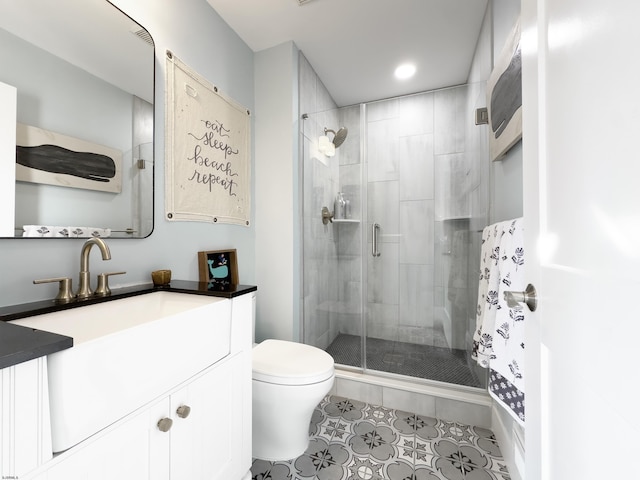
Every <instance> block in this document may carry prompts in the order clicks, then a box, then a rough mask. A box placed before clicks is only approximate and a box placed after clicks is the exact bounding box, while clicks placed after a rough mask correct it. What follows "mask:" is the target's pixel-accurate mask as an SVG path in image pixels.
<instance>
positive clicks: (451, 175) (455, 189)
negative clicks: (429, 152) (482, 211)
mask: <svg viewBox="0 0 640 480" xmlns="http://www.w3.org/2000/svg"><path fill="white" fill-rule="evenodd" d="M469 172H470V168H469V164H468V158H467V155H466V154H464V153H457V154H451V155H436V157H435V215H436V219H438V220H446V219H450V218H468V217H469V214H470V211H471V206H470V203H469V195H468V192H467V191H466V190H467V185H468V182H467V178H468V176H469Z"/></svg>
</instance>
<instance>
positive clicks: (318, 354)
mask: <svg viewBox="0 0 640 480" xmlns="http://www.w3.org/2000/svg"><path fill="white" fill-rule="evenodd" d="M252 357H253V360H252V362H253V369H252V370H253V379H254V380H259V381H261V382H267V383H273V384H277V385H309V384H313V383H319V382H323V381H325V380H327V379H329V378H331V377H332V376H333V374H334V362H333V357H331V355H329V354H328V353H327V352H325V351H323V350H320V349H319V348H316V347H312V346H310V345H305V344H303V343H296V342H288V341H283V340H273V339H270V340H265V341H264V342H262V343H260V344H258V345H257V346H256V347H254V348H253V352H252Z"/></svg>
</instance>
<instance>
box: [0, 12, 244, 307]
mask: <svg viewBox="0 0 640 480" xmlns="http://www.w3.org/2000/svg"><path fill="white" fill-rule="evenodd" d="M113 3H114V4H115V5H116V6H118V7H119V8H120V9H122V10H123V11H124V12H125V13H127V14H128V15H130V16H131V17H133V18H134V19H136V20H137V21H138V22H139V23H140V24H141V25H142V26H144V27H145V28H146V29H147V30H148V31H149V32H150V33H151V35H152V36H153V39H154V41H155V45H156V94H155V104H156V115H155V141H156V151H155V158H156V189H155V230H154V233H153V234H152V235H151V237H149V238H147V239H140V240H124V239H123V240H120V239H112V240H110V241H109V242H108V243H109V246H110V248H111V254H112V260H111V261H110V262H108V264H106V263H104V264H103V262H102V260H100V259H99V255H98V254H97V253H95V252H94V253H92V259H91V260H92V261H91V263H92V272H93V273H95V274H97V273H100V272H105V271H118V270H126V271H127V274H126V275H122V276H118V277H114V278H113V279H112V286H113V287H117V286H118V285H123V284H136V283H141V282H148V281H150V276H149V274H150V272H151V271H152V270H155V269H158V268H170V269H172V270H173V273H174V275H173V276H174V278H178V279H186V280H197V278H198V265H197V252H198V251H199V250H214V249H223V248H236V249H237V250H238V263H239V265H238V266H239V275H240V281H241V282H242V283H247V284H253V283H255V267H254V264H255V249H254V248H255V229H254V227H253V226H251V227H248V228H247V227H239V226H229V225H214V224H204V223H191V222H173V223H170V222H167V221H165V220H164V215H163V214H164V198H165V195H164V156H165V149H164V137H165V135H164V112H165V102H164V93H165V88H164V87H165V51H166V50H171V51H173V52H174V53H175V55H176V56H178V58H180V59H181V60H183V61H184V62H185V63H186V64H187V65H189V66H190V67H192V68H193V69H195V70H196V71H198V72H199V73H200V74H202V75H203V76H204V77H205V78H207V79H208V80H210V81H211V82H212V83H214V84H216V85H217V86H218V87H219V88H220V89H221V91H222V92H223V93H225V94H226V95H228V96H230V97H231V98H233V99H235V100H236V101H237V102H239V103H241V104H242V105H244V106H245V107H247V108H248V109H250V110H252V111H253V109H254V65H253V60H254V58H253V57H254V55H253V52H252V51H251V50H250V49H249V48H248V47H247V46H246V44H245V43H244V42H243V41H242V40H240V38H239V37H238V36H237V35H236V34H235V32H233V31H232V30H231V29H230V28H229V27H228V26H227V25H226V24H225V23H224V22H223V21H222V20H221V18H220V17H219V16H218V15H217V14H216V13H215V11H214V10H213V9H212V8H211V7H210V6H209V5H208V4H207V3H206V2H204V1H202V0H184V1H181V2H175V1H172V0H114V1H113ZM252 131H253V130H252ZM252 145H253V141H252ZM252 158H253V155H252ZM252 191H253V190H252ZM252 211H254V212H255V199H254V204H253V208H252ZM254 215H255V214H254ZM253 218H255V217H253ZM252 220H253V219H252ZM81 245H82V240H78V241H76V240H68V239H61V240H46V239H42V240H41V239H28V240H15V239H2V240H0V273H1V275H0V305H12V304H17V303H25V302H29V301H34V300H40V299H51V298H53V297H54V296H55V295H56V292H57V288H56V286H55V285H33V284H32V280H33V279H36V278H46V277H57V276H71V277H73V278H74V283H75V284H77V276H78V271H79V257H80V247H81Z"/></svg>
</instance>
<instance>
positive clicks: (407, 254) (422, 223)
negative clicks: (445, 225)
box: [399, 200, 434, 265]
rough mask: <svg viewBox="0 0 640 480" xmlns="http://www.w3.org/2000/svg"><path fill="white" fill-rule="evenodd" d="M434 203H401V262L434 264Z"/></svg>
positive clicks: (427, 201) (424, 201)
mask: <svg viewBox="0 0 640 480" xmlns="http://www.w3.org/2000/svg"><path fill="white" fill-rule="evenodd" d="M433 222H434V216H433V201H432V200H415V201H407V202H400V257H399V258H400V262H401V263H414V264H422V265H424V264H431V265H432V264H433V249H434V235H433Z"/></svg>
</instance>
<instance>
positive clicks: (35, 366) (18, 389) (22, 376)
mask: <svg viewBox="0 0 640 480" xmlns="http://www.w3.org/2000/svg"><path fill="white" fill-rule="evenodd" d="M51 451H52V448H51V424H50V419H49V394H48V390H47V359H46V357H40V358H36V359H33V360H29V361H28V362H24V363H20V364H18V365H14V366H12V367H8V368H4V369H0V477H2V478H7V479H8V478H20V477H24V476H25V475H26V474H27V473H28V472H30V471H32V470H35V469H36V468H37V467H38V466H40V465H42V464H44V463H46V462H47V461H48V460H51V457H52V453H51Z"/></svg>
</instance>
